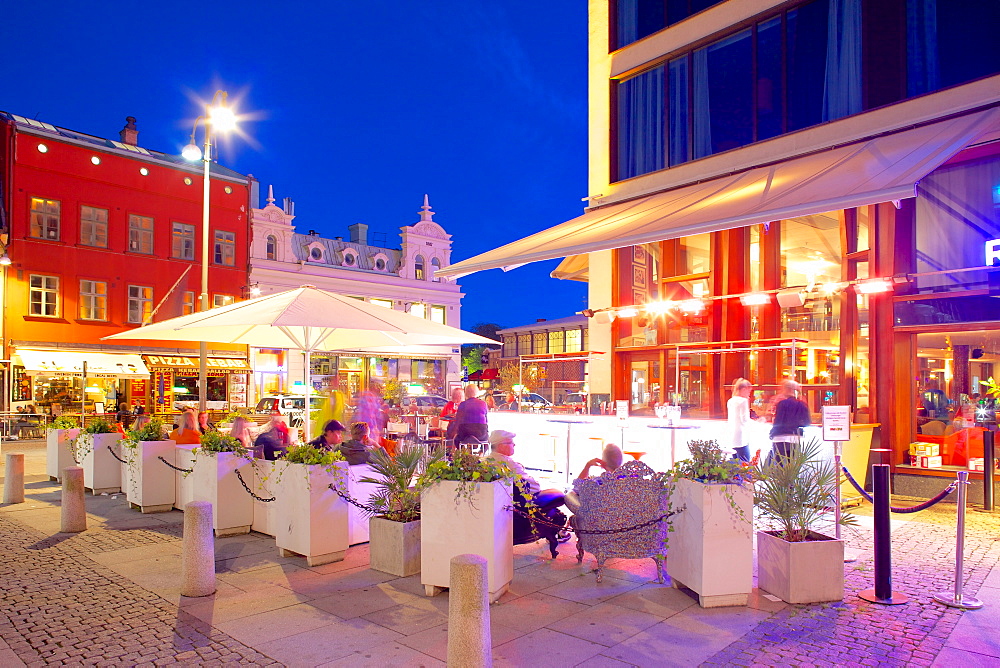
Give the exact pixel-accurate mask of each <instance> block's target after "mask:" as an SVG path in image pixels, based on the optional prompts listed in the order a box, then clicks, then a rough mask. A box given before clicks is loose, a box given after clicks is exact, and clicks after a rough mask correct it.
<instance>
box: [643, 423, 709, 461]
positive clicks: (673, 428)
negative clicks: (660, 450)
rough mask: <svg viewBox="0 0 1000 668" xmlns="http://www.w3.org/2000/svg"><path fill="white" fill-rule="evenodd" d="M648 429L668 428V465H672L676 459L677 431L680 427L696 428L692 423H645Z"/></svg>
mask: <svg viewBox="0 0 1000 668" xmlns="http://www.w3.org/2000/svg"><path fill="white" fill-rule="evenodd" d="M646 426H647V427H648V428H650V429H669V430H670V466H673V465H674V462H676V461H677V432H678V431H680V430H682V429H697V428H698V427H696V426H695V425H693V424H648V425H646Z"/></svg>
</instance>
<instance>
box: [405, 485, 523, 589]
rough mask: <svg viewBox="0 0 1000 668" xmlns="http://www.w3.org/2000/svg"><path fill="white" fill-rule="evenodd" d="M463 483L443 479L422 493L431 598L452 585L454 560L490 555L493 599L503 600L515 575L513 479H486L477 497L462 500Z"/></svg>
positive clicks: (424, 575) (425, 577) (423, 563)
mask: <svg viewBox="0 0 1000 668" xmlns="http://www.w3.org/2000/svg"><path fill="white" fill-rule="evenodd" d="M458 491H459V483H458V482H453V481H450V480H442V481H440V482H438V483H436V484H435V485H433V486H432V487H430V488H429V489H427V490H424V492H423V493H422V494H421V495H420V518H421V526H420V582H421V584H423V585H424V591H425V592H426V594H427V595H428V596H434V595H435V594H438V593H440V592H441V591H442V589H444V588H447V587H448V582H449V578H450V572H449V566H450V563H451V558H452V557H454V556H456V555H459V554H478V555H480V556H482V557H485V558H486V561H487V575H488V589H489V596H490V601H496V600H497V599H499V598H500V597H501V596H502V595H503V593H504V592H505V591H507V587H508V586H509V585H510V581H511V580H512V579H513V577H514V522H513V514H512V512H511V511H510V510H505V507H506V506H509V505H511V503H512V501H511V482H510V481H509V480H504V481H496V482H481V483H478V484H476V485H475V488H474V491H473V493H472V498H471V500H470V499H467V498H465V497H461V498H459V496H458Z"/></svg>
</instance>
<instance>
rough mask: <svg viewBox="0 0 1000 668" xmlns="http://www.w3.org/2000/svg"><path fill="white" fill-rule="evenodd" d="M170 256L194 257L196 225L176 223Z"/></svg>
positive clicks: (184, 258) (191, 258)
mask: <svg viewBox="0 0 1000 668" xmlns="http://www.w3.org/2000/svg"><path fill="white" fill-rule="evenodd" d="M170 257H175V258H177V259H178V260H193V259H194V225H188V224H186V223H176V222H175V223H174V225H173V231H172V232H171V237H170Z"/></svg>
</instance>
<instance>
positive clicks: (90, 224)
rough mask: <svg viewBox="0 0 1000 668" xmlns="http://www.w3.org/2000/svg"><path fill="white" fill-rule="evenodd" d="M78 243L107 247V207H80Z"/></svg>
mask: <svg viewBox="0 0 1000 668" xmlns="http://www.w3.org/2000/svg"><path fill="white" fill-rule="evenodd" d="M80 243H81V244H82V245H84V246H96V247H98V248H107V247H108V210H107V209H98V208H97V207H93V206H82V207H80Z"/></svg>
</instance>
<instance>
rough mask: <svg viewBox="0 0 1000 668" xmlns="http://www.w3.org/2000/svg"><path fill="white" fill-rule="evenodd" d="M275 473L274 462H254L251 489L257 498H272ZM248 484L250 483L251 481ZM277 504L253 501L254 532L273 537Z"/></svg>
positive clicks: (258, 460) (264, 460) (251, 527)
mask: <svg viewBox="0 0 1000 668" xmlns="http://www.w3.org/2000/svg"><path fill="white" fill-rule="evenodd" d="M273 473H274V462H272V461H268V460H266V459H254V460H253V483H252V484H251V487H252V489H253V492H254V494H256V495H257V496H259V497H261V498H264V499H269V498H271V496H272V488H273V487H274V484H273V481H272V475H273ZM247 482H250V481H249V480H248V481H247ZM274 504H275V502H274V501H271V502H270V503H268V502H265V501H258V500H257V499H254V500H253V523H252V524H251V525H250V529H251V530H252V531H256V532H258V533H262V534H264V535H267V536H273V535H274V531H275V525H276V522H277V517H278V513H277V512H276V508H277V506H275V505H274Z"/></svg>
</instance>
